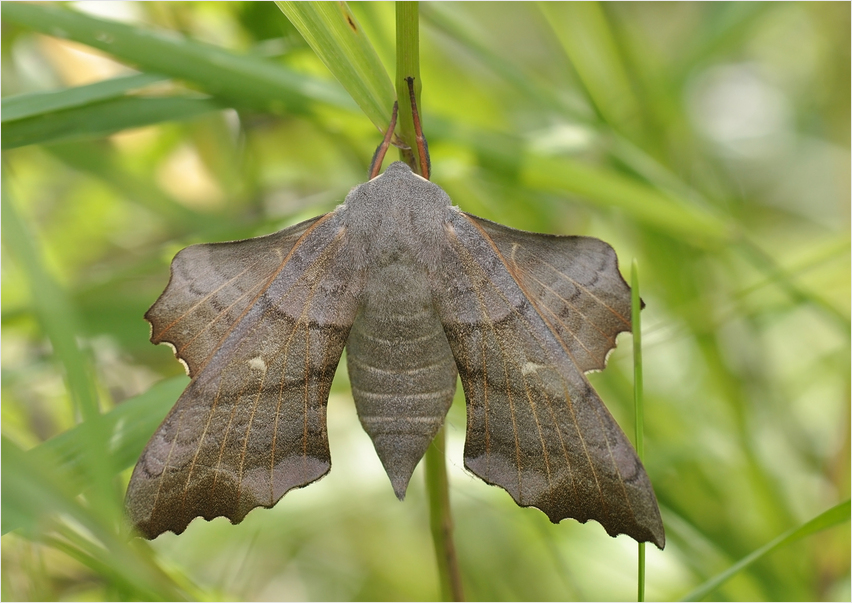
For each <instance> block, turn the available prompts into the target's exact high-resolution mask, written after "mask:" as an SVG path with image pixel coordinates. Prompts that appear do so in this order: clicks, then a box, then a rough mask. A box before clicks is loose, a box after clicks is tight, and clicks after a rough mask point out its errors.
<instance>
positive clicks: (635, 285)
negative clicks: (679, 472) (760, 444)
mask: <svg viewBox="0 0 852 603" xmlns="http://www.w3.org/2000/svg"><path fill="white" fill-rule="evenodd" d="M630 296H631V299H630V314H631V323H632V324H633V404H634V408H635V412H636V440H635V442H634V443H635V445H636V454H637V456H638V457H639V460H640V461H644V460H645V429H644V427H645V407H644V403H643V399H642V396H643V392H644V378H643V373H642V312H641V310H642V297H641V296H640V291H639V263H638V262H637V261H636V258H633V264H632V265H631V267H630ZM638 544H639V549H638V554H639V560H638V564H637V570H636V572H637V580H636V582H637V597H636V600H637V601H644V600H645V543H644V542H640V543H638Z"/></svg>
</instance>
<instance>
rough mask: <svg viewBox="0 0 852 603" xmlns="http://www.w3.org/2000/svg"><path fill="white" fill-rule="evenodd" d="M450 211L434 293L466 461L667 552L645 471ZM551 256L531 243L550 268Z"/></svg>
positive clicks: (564, 513)
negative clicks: (462, 412) (458, 392)
mask: <svg viewBox="0 0 852 603" xmlns="http://www.w3.org/2000/svg"><path fill="white" fill-rule="evenodd" d="M448 212H449V213H448V215H449V217H448V220H447V222H446V225H445V229H446V234H447V239H446V244H445V246H444V250H443V266H442V270H441V271H440V272H436V273H435V274H433V276H432V279H433V295H434V300H435V304H436V307H437V308H438V313H439V316H440V318H441V322H442V324H443V326H444V331H445V333H446V334H447V338H448V340H449V342H450V347H451V349H452V351H453V356H454V357H455V360H456V365H457V366H458V369H459V374H460V376H461V379H462V384H463V386H464V391H465V397H466V398H467V409H468V410H467V411H468V417H467V438H466V441H465V466H466V467H467V468H468V469H469V470H470V471H472V472H473V473H475V474H476V475H478V476H479V477H481V478H482V479H484V480H485V481H486V482H488V483H490V484H496V485H498V486H501V487H502V488H504V489H505V490H507V491H508V492H509V493H510V494H511V495H512V497H513V498H514V499H515V501H516V502H517V503H518V504H519V505H522V506H534V507H537V508H539V509H541V510H542V511H544V512H545V513H546V514H547V516H548V517H549V518H550V519H551V521H553V522H558V521H560V520H561V519H564V518H566V517H572V518H574V519H577V520H579V521H581V522H585V521H587V520H589V519H595V520H597V521H598V522H600V523H601V524H602V525H603V526H604V528H605V529H606V531H607V532H608V533H609V534H610V535H613V536H614V535H616V534H620V533H624V534H628V535H630V536H632V537H633V538H635V539H636V540H638V541H651V542H654V543H655V544H656V545H657V546H659V547H661V548H662V547H663V546H664V544H665V533H664V530H663V525H662V521H661V519H660V514H659V509H658V507H657V501H656V498H655V496H654V491H653V488H652V487H651V483H650V481H649V480H648V476H647V475H646V473H645V470H644V468H643V467H642V464H641V463H640V461H639V459H638V457H637V456H636V453H635V452H634V450H633V447H632V446H631V445H630V442H629V441H628V440H627V437H626V436H625V435H624V433H623V432H622V431H621V429H620V428H619V427H618V425H617V424H616V422H615V420H614V419H613V418H612V416H611V415H610V414H609V412H608V411H607V410H606V408H605V407H604V405H603V403H602V402H601V400H600V398H599V397H598V395H597V393H596V392H595V391H594V389H592V387H591V385H590V384H589V382H588V381H587V380H586V378H585V376H584V375H583V371H582V369H581V368H580V365H578V363H577V362H575V361H574V359H573V358H572V354H571V352H570V348H569V347H568V346H567V344H566V343H565V341H564V338H563V337H562V336H560V334H559V333H557V332H555V329H553V328H552V327H551V324H550V322H549V321H548V320H546V318H548V317H552V315H551V314H550V313H549V310H548V309H546V308H543V307H542V304H541V302H540V301H539V300H538V299H536V296H535V295H534V294H532V293H527V292H526V291H525V289H524V286H523V284H522V280H521V279H519V278H516V277H515V276H514V275H513V273H512V268H511V260H510V259H506V258H505V257H504V254H503V252H502V250H501V249H500V246H499V245H498V244H497V243H496V242H495V241H494V240H493V238H492V237H491V236H490V235H489V233H488V232H487V231H486V230H485V229H484V228H483V226H482V225H480V224H479V221H478V220H476V219H473V218H471V217H469V216H466V215H464V214H461V213H460V212H457V211H455V210H448ZM502 228H505V227H502ZM506 230H507V231H508V230H509V229H506ZM501 234H505V233H501ZM523 234H524V239H526V240H529V238H530V237H533V236H534V235H531V234H530V233H523ZM545 238H546V237H545ZM523 244H524V242H523V240H522V241H521V242H520V243H519V245H520V246H523ZM553 253H556V254H558V253H559V251H558V250H556V251H555V252H551V254H548V255H544V253H543V251H542V248H536V255H537V256H539V257H541V258H543V259H544V260H546V261H549V263H550V264H553V263H554V262H555V259H554V258H553V257H550V256H551V255H552V254H553ZM521 257H523V254H521V253H520V252H519V251H517V252H516V254H515V258H516V260H515V261H516V262H518V261H520V260H519V259H518V258H521ZM550 310H551V311H552V310H553V309H552V308H551V309H550Z"/></svg>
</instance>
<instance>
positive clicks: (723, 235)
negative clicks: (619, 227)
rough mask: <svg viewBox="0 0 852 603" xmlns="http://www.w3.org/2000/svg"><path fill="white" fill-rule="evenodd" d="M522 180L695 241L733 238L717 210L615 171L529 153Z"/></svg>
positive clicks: (719, 240)
mask: <svg viewBox="0 0 852 603" xmlns="http://www.w3.org/2000/svg"><path fill="white" fill-rule="evenodd" d="M522 180H523V181H524V183H525V184H527V185H528V186H531V187H533V188H539V189H543V190H547V191H553V192H556V193H559V194H565V193H574V194H577V195H579V196H581V197H583V199H585V200H586V201H588V202H590V203H592V204H594V205H600V206H603V207H612V208H617V209H620V210H622V211H624V212H625V213H626V214H629V215H631V216H632V217H633V218H635V219H636V220H638V221H640V222H642V223H643V224H645V225H647V226H650V227H652V228H655V229H658V230H660V231H662V232H665V233H668V234H670V235H672V236H674V237H677V238H680V239H683V240H685V241H687V242H689V243H692V244H699V245H712V244H719V243H722V242H724V241H726V240H728V239H729V238H730V237H731V230H732V229H731V228H730V227H729V226H728V225H727V224H726V223H725V222H724V221H723V220H721V219H720V218H717V217H716V216H715V215H714V214H712V213H710V212H707V211H703V210H701V209H699V208H697V207H696V206H694V205H692V204H691V203H690V202H689V201H687V200H685V199H683V200H681V199H676V198H674V197H672V196H669V195H666V194H664V193H662V192H660V191H659V190H657V189H654V188H651V187H649V186H647V185H645V184H644V183H642V182H639V181H636V180H634V179H631V178H629V177H626V176H624V175H622V174H620V173H618V172H616V171H615V170H611V169H605V168H600V167H593V166H591V165H587V164H584V163H581V162H579V161H574V160H571V159H564V158H556V157H541V156H533V155H529V157H528V158H527V161H526V164H525V165H524V168H523V171H522Z"/></svg>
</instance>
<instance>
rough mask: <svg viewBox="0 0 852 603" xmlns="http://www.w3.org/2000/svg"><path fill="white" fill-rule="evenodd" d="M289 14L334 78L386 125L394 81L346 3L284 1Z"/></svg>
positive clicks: (379, 124)
mask: <svg viewBox="0 0 852 603" xmlns="http://www.w3.org/2000/svg"><path fill="white" fill-rule="evenodd" d="M275 4H277V5H278V8H280V9H281V11H282V12H283V13H284V14H285V15H287V18H288V19H290V22H291V23H292V24H293V25H294V26H295V27H296V29H298V30H299V33H301V34H302V37H303V38H305V41H306V42H307V43H308V44H309V45H310V47H311V48H312V49H313V51H314V52H315V53H316V54H317V56H318V57H319V58H320V59H321V60H322V62H323V63H325V65H326V67H328V69H329V70H330V71H331V72H332V73H333V74H334V77H336V78H337V80H338V81H339V82H340V83H341V84H342V85H343V87H344V88H346V91H347V92H348V93H349V94H350V95H351V96H352V98H353V99H355V102H356V103H358V106H359V107H361V110H362V111H363V112H364V114H365V115H366V116H367V117H369V118H370V121H372V122H373V123H374V124H375V125H376V127H378V128H379V130H381V131H384V129H385V128H387V125H388V120H389V119H390V111H391V107H392V106H393V101H394V99H395V98H396V94H395V93H394V89H393V84H392V83H391V80H390V78H389V77H388V74H387V72H386V71H385V68H384V65H382V62H381V61H380V60H379V56H378V55H377V54H376V51H375V49H373V46H372V45H371V44H370V40H368V39H367V36H366V35H365V33H364V30H363V29H362V28H361V26H360V25H359V24H358V21H357V20H356V19H355V15H353V14H352V11H350V10H349V7H348V6H347V5H346V3H345V2H281V1H279V0H276V2H275Z"/></svg>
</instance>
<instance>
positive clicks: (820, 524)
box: [681, 500, 850, 601]
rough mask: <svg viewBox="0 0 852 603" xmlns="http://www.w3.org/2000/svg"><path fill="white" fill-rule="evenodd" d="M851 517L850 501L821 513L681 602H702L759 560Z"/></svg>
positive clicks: (729, 569) (733, 566)
mask: <svg viewBox="0 0 852 603" xmlns="http://www.w3.org/2000/svg"><path fill="white" fill-rule="evenodd" d="M849 517H850V501H848V500H847V501H845V502H842V503H840V504H839V505H836V506H834V507H832V508H830V509H829V510H828V511H825V512H823V513H820V514H819V515H817V516H816V517H814V518H813V519H811V520H810V521H808V522H806V523H804V524H802V525H800V526H799V527H798V528H793V529H792V530H789V531H787V532H785V533H783V534H781V535H780V536H779V537H778V538H776V539H775V540H772V541H771V542H768V543H766V544H765V545H764V546H762V547H760V548H759V549H757V550H756V551H754V552H753V553H751V554H749V555H747V556H745V557H743V558H742V559H740V560H739V561H737V562H736V563H735V564H734V565H732V566H731V567H729V568H728V569H726V570H725V571H724V572H722V573H721V574H718V575H716V576H714V577H712V578H710V580H708V581H707V582H705V583H704V584H702V585H701V586H699V587H698V588H696V589H695V590H693V591H692V592H690V593H689V594H688V595H686V596H685V597H684V598H683V599H681V601H700V600H701V599H703V598H704V597H706V596H707V595H709V594H710V593H712V592H713V591H714V590H715V589H716V588H718V587H719V586H721V585H722V584H723V583H724V582H726V581H727V580H729V579H730V578H732V577H733V576H734V575H735V574H737V573H738V572H741V571H742V570H744V569H745V568H747V567H748V566H749V565H751V564H752V563H754V562H755V561H758V560H759V559H761V558H763V557H765V556H766V555H769V554H770V553H772V552H773V551H775V550H777V549H780V548H781V547H784V546H787V545H788V544H792V543H793V542H796V541H797V540H801V539H802V538H804V537H806V536H810V535H811V534H815V533H816V532H820V531H822V530H827V529H828V528H833V527H834V526H837V525H840V524H843V523H846V522H847V521H849Z"/></svg>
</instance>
